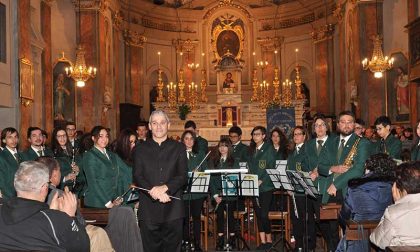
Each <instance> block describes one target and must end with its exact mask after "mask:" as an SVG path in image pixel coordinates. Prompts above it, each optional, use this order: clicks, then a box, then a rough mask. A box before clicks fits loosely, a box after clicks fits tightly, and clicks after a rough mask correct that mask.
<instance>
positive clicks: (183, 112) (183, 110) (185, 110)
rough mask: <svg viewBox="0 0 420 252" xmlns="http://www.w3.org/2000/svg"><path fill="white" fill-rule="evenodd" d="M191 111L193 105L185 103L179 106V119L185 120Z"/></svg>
mask: <svg viewBox="0 0 420 252" xmlns="http://www.w3.org/2000/svg"><path fill="white" fill-rule="evenodd" d="M189 113H191V107H190V106H189V105H188V104H185V103H183V104H181V105H179V106H178V114H179V119H181V120H185V119H186V118H187V115H188V114H189Z"/></svg>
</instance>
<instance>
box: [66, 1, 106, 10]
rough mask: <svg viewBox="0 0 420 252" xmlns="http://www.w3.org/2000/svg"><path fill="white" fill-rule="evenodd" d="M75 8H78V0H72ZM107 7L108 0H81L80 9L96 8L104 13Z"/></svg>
mask: <svg viewBox="0 0 420 252" xmlns="http://www.w3.org/2000/svg"><path fill="white" fill-rule="evenodd" d="M72 3H73V5H74V7H75V8H76V10H78V9H79V1H78V0H72ZM108 8H109V0H81V1H80V9H83V10H97V11H100V12H102V13H104V12H105V11H106V10H107V9H108Z"/></svg>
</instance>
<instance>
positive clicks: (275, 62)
mask: <svg viewBox="0 0 420 252" xmlns="http://www.w3.org/2000/svg"><path fill="white" fill-rule="evenodd" d="M274 66H277V50H275V51H274Z"/></svg>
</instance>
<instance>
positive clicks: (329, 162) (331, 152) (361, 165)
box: [318, 133, 370, 204]
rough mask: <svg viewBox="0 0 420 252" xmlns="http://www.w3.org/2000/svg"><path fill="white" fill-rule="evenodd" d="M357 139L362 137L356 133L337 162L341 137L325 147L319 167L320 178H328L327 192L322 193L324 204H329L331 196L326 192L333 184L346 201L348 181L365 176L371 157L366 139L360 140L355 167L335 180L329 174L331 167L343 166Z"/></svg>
mask: <svg viewBox="0 0 420 252" xmlns="http://www.w3.org/2000/svg"><path fill="white" fill-rule="evenodd" d="M357 138H360V137H358V136H357V135H356V134H354V133H353V134H352V135H351V136H350V138H349V140H348V141H347V143H346V145H345V146H344V148H343V152H342V153H341V157H340V158H339V160H337V152H338V147H339V144H340V136H337V137H335V139H333V141H331V142H330V143H328V144H325V145H324V146H325V147H326V150H325V153H324V154H323V155H322V156H320V157H319V165H318V172H319V174H320V176H324V177H327V182H326V185H325V191H322V192H321V193H322V203H323V204H325V203H328V200H329V194H328V193H327V192H326V190H328V188H329V186H330V185H331V184H334V186H335V187H336V188H337V191H338V190H341V192H342V194H343V199H344V197H345V196H346V193H347V184H348V181H349V180H350V179H353V178H360V177H361V176H362V175H363V174H364V171H365V162H366V159H367V158H368V157H369V155H370V150H369V147H370V143H369V141H368V140H366V139H365V138H361V139H360V142H359V145H358V147H357V151H356V154H355V156H354V157H353V165H352V166H351V167H350V169H349V170H348V171H347V172H345V173H343V174H341V175H339V176H338V177H336V178H335V180H334V174H333V173H332V174H329V171H330V168H331V166H334V165H339V164H340V165H341V164H343V163H344V160H345V159H346V157H347V156H348V154H349V152H350V150H351V148H352V147H353V144H354V143H355V142H356V139H357ZM327 142H328V141H327Z"/></svg>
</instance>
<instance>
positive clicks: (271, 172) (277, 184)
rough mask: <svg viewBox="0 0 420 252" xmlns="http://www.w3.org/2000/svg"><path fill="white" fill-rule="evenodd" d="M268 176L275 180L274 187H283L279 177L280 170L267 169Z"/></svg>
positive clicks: (272, 180)
mask: <svg viewBox="0 0 420 252" xmlns="http://www.w3.org/2000/svg"><path fill="white" fill-rule="evenodd" d="M265 171H266V172H267V174H268V176H270V180H271V182H273V185H274V188H276V189H281V183H280V181H279V179H278V178H280V172H279V171H278V170H275V169H265Z"/></svg>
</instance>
